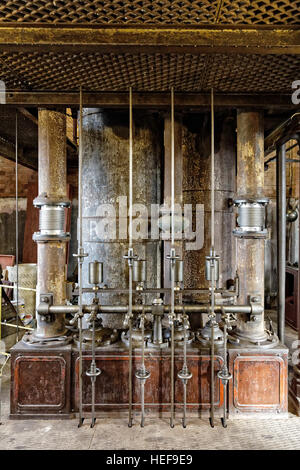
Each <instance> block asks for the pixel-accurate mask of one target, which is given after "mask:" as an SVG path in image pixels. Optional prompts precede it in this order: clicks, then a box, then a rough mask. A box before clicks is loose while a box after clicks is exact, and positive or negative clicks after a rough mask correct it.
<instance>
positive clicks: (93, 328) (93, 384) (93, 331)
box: [91, 320, 96, 428]
mask: <svg viewBox="0 0 300 470" xmlns="http://www.w3.org/2000/svg"><path fill="white" fill-rule="evenodd" d="M91 371H92V373H95V372H96V361H95V320H93V322H92V364H91ZM91 380H92V422H91V428H93V427H94V425H95V421H96V419H95V398H96V397H95V388H96V376H94V375H93V376H92V377H91Z"/></svg>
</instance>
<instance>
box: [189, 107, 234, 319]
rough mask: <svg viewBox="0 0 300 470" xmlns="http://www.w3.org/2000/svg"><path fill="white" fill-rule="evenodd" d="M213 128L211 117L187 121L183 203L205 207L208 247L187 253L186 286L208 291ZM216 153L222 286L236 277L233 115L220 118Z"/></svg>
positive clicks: (216, 233) (216, 200) (221, 115)
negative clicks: (206, 257) (210, 130)
mask: <svg viewBox="0 0 300 470" xmlns="http://www.w3.org/2000/svg"><path fill="white" fill-rule="evenodd" d="M209 126H210V123H209V116H208V115H204V114H202V115H189V116H186V118H185V119H184V121H183V174H184V177H183V201H184V203H185V204H193V210H194V211H195V209H196V204H203V206H204V227H203V230H204V245H203V247H201V249H199V250H191V251H185V253H184V272H185V286H186V287H188V288H207V287H208V285H207V282H206V280H205V272H204V270H205V256H207V255H208V253H209V248H210V243H211V240H210V216H211V214H210V164H211V160H210V132H209ZM215 149H216V152H215V162H216V164H215V175H216V179H215V189H216V192H215V206H216V213H215V223H216V229H215V237H216V240H215V247H216V252H217V253H218V254H220V255H221V263H220V286H222V285H226V281H227V280H228V279H230V278H231V279H232V278H233V277H234V274H235V273H234V260H235V250H234V241H233V237H232V230H233V228H234V216H233V209H232V207H229V205H228V200H229V199H232V198H233V195H234V190H235V122H234V119H233V118H232V117H231V116H230V115H223V114H219V115H217V116H216V139H215ZM198 318H199V317H198ZM194 326H200V325H196V324H195V325H194Z"/></svg>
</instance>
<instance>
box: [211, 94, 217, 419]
mask: <svg viewBox="0 0 300 470" xmlns="http://www.w3.org/2000/svg"><path fill="white" fill-rule="evenodd" d="M214 126H215V116H214V90H213V88H212V89H211V188H210V197H211V202H210V203H211V222H210V228H211V247H210V263H211V312H210V321H211V339H210V348H211V351H210V371H211V372H210V425H211V427H212V428H213V427H214V416H215V331H214V326H215V317H216V314H215V288H216V285H215V274H216V273H215V262H216V259H215V258H216V257H215V128H214Z"/></svg>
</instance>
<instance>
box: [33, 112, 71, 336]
mask: <svg viewBox="0 0 300 470" xmlns="http://www.w3.org/2000/svg"><path fill="white" fill-rule="evenodd" d="M38 175H39V195H40V196H41V195H44V196H45V195H46V196H47V197H48V198H61V199H64V200H65V199H66V198H67V165H66V117H65V115H64V114H61V113H58V112H56V111H49V110H45V109H40V110H39V173H38ZM65 264H66V243H63V242H58V241H50V242H47V243H38V283H37V296H39V294H42V293H44V294H47V293H53V296H54V304H58V305H62V304H64V302H65V296H66V294H65ZM64 333H65V327H64V315H57V316H54V318H53V321H52V322H48V321H46V320H45V319H43V317H41V316H40V315H37V329H36V331H35V336H36V337H38V338H47V337H53V336H60V335H63V334H64Z"/></svg>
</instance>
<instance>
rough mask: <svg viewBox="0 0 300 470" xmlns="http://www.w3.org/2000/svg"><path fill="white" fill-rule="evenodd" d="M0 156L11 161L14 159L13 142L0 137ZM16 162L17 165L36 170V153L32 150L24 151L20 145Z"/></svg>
mask: <svg viewBox="0 0 300 470" xmlns="http://www.w3.org/2000/svg"><path fill="white" fill-rule="evenodd" d="M0 157H3V158H6V159H7V160H10V161H12V162H15V161H16V147H15V145H14V144H13V143H11V142H8V141H7V140H5V139H3V138H2V137H0ZM18 163H19V165H22V166H25V167H27V168H30V169H31V170H37V167H38V162H37V154H36V153H33V152H26V151H25V150H24V149H23V148H22V147H20V146H19V149H18Z"/></svg>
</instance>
